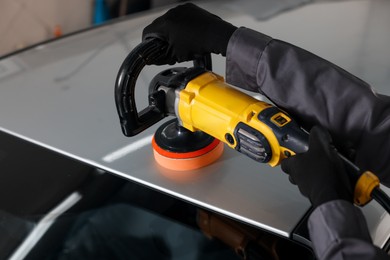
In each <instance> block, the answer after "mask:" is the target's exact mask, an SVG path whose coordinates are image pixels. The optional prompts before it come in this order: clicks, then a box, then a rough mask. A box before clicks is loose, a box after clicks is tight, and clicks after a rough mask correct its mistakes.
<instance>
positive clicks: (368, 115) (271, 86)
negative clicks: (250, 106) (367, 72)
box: [226, 28, 390, 186]
mask: <svg viewBox="0 0 390 260" xmlns="http://www.w3.org/2000/svg"><path fill="white" fill-rule="evenodd" d="M226 78H227V82H228V83H230V84H233V85H235V86H237V87H241V88H245V89H248V90H251V91H256V92H260V93H262V94H264V95H265V96H266V97H268V98H269V99H270V100H271V101H272V102H274V103H275V104H276V105H278V106H280V107H281V108H283V109H285V110H286V111H287V112H288V113H290V114H291V116H293V117H294V118H295V119H297V120H298V121H300V122H301V124H302V125H303V126H304V127H306V128H307V129H310V128H311V127H312V126H313V125H322V126H324V127H325V128H327V129H328V130H329V131H330V132H331V133H332V136H333V138H334V139H335V143H337V144H338V145H339V144H343V145H346V146H349V144H353V147H354V149H355V150H356V156H355V162H356V164H357V165H358V166H359V167H360V168H362V170H371V171H373V172H374V173H375V174H377V175H378V177H379V178H380V179H381V181H382V183H383V184H385V185H387V186H389V185H390V174H389V173H390V164H389V163H388V158H390V138H389V134H390V97H388V96H383V95H379V94H377V93H375V91H374V90H373V89H372V88H371V87H370V86H369V85H368V84H367V83H365V82H364V81H362V80H360V79H358V78H357V77H355V76H353V75H352V74H350V73H348V72H346V71H345V70H343V69H341V68H339V67H337V66H336V65H334V64H332V63H330V62H328V61H326V60H324V59H322V58H320V57H318V56H316V55H314V54H312V53H310V52H308V51H306V50H303V49H301V48H299V47H296V46H294V45H291V44H289V43H286V42H283V41H279V40H275V39H272V38H271V37H269V36H267V35H264V34H262V33H259V32H256V31H253V30H251V29H247V28H239V29H237V30H236V31H235V32H234V33H233V35H232V36H231V37H230V40H229V43H228V46H227V54H226ZM338 148H342V147H338Z"/></svg>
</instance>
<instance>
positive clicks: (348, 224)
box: [308, 200, 390, 260]
mask: <svg viewBox="0 0 390 260" xmlns="http://www.w3.org/2000/svg"><path fill="white" fill-rule="evenodd" d="M308 226H309V233H310V238H311V240H312V243H313V249H314V252H315V254H316V256H317V258H318V259H356V260H359V259H390V257H389V256H388V255H386V253H385V252H384V251H382V250H381V249H379V248H378V247H376V246H374V245H373V244H372V242H371V237H370V234H369V232H368V228H367V224H366V221H365V219H364V216H363V214H362V212H361V210H360V209H359V208H356V207H355V206H353V205H352V204H351V203H349V202H347V201H343V200H334V201H330V202H327V203H324V204H322V205H320V206H319V207H317V208H316V209H315V210H314V211H313V212H312V214H311V216H310V217H309V222H308Z"/></svg>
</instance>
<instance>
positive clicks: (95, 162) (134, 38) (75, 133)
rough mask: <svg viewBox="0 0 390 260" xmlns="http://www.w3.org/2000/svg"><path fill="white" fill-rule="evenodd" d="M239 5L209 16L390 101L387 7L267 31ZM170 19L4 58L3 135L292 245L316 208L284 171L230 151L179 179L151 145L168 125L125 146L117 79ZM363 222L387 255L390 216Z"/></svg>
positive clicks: (375, 5) (302, 15)
mask: <svg viewBox="0 0 390 260" xmlns="http://www.w3.org/2000/svg"><path fill="white" fill-rule="evenodd" d="M236 4H237V1H226V2H224V3H222V2H210V3H208V2H207V3H206V2H205V3H202V4H201V6H203V7H205V8H206V9H208V10H210V11H211V12H214V13H216V14H218V15H219V16H221V17H223V18H224V19H226V20H228V21H230V22H232V23H233V24H236V25H242V26H246V27H249V28H253V29H255V30H259V31H262V32H263V33H266V34H269V35H270V36H272V37H275V38H279V39H282V40H286V41H288V42H291V43H293V44H296V45H299V46H301V47H303V48H306V49H308V50H309V51H312V52H314V53H316V54H318V55H319V56H322V57H324V58H326V59H328V60H330V61H332V62H334V63H336V64H338V65H339V66H341V67H343V68H345V69H347V70H348V71H350V72H352V73H353V74H355V75H357V76H359V77H361V78H363V79H364V80H366V81H368V82H369V83H370V84H372V85H373V86H375V87H376V88H377V90H378V91H379V92H380V93H383V94H387V95H389V94H390V89H389V88H388V87H387V86H388V83H389V82H390V78H389V77H390V76H389V75H390V73H388V72H389V70H390V62H389V61H390V51H389V50H388V47H387V46H390V36H389V32H388V30H386V28H387V26H386V25H387V24H389V23H387V21H390V18H389V17H390V16H389V13H390V12H389V11H390V7H389V4H388V1H345V2H337V3H336V2H329V3H328V2H321V3H314V4H309V5H306V6H303V7H301V8H298V9H293V10H290V11H288V12H284V13H282V14H278V15H276V16H274V17H272V18H269V19H268V20H264V21H261V20H256V19H255V18H254V17H253V16H250V15H249V14H246V13H245V12H235V11H234V10H233V9H232V6H234V5H236ZM384 9H385V10H387V12H385V11H384ZM163 12H165V10H163V9H161V10H156V11H152V12H146V13H140V14H137V15H133V16H131V17H129V18H128V19H124V20H123V21H118V22H115V23H111V24H109V25H106V26H101V27H98V28H95V29H93V30H87V31H84V32H82V33H78V34H74V35H70V36H67V37H64V38H62V39H59V40H56V41H53V42H49V43H43V44H40V45H37V46H35V47H33V48H30V49H28V50H26V51H23V52H20V53H18V54H15V55H10V56H7V57H4V58H3V59H2V60H0V66H1V68H2V70H0V130H2V131H4V132H6V133H9V134H12V135H15V136H17V137H19V138H22V139H25V140H27V141H30V142H33V143H35V144H38V145H40V146H43V147H46V148H48V149H50V150H53V151H55V152H58V153H61V154H63V155H65V156H69V157H71V158H74V159H77V160H80V161H82V162H85V163H87V164H89V165H92V166H95V167H97V168H101V169H104V170H106V171H108V172H111V173H113V174H116V175H119V176H122V177H124V178H127V179H130V180H133V181H135V182H137V183H140V184H144V185H147V186H149V187H152V188H154V189H157V190H160V191H162V192H164V193H167V194H170V195H172V196H175V197H177V198H180V199H183V200H185V201H188V202H191V203H194V204H196V205H199V206H201V207H204V208H207V209H210V210H212V211H216V212H220V213H223V214H225V215H227V216H230V217H232V218H234V219H237V220H241V221H243V222H245V223H248V224H251V225H254V226H256V227H260V228H262V229H265V230H269V231H271V232H273V233H275V234H278V235H281V236H284V237H291V235H292V232H293V230H294V228H295V227H296V226H297V225H298V223H299V222H300V221H301V219H302V218H303V216H304V215H305V214H306V213H307V211H308V210H309V209H310V203H309V201H308V200H307V199H306V198H304V197H303V196H302V195H301V194H300V193H299V191H298V189H297V187H296V186H294V185H291V184H290V183H289V181H288V178H287V176H286V175H285V174H283V173H282V171H281V170H280V168H279V167H275V168H271V167H270V166H268V165H266V164H258V163H256V162H254V161H252V160H251V159H249V158H247V157H245V156H243V155H241V154H239V153H237V152H236V151H234V150H230V149H228V147H225V151H224V154H223V156H222V157H221V158H220V159H219V160H218V161H217V162H215V163H214V164H212V165H210V166H207V167H205V168H202V169H199V170H196V171H191V172H173V171H169V170H166V169H164V168H162V167H160V166H158V165H157V164H156V163H155V161H154V159H153V153H152V148H151V145H150V142H151V138H152V135H153V133H154V132H155V130H156V129H157V127H158V126H159V125H161V123H162V122H161V123H158V124H156V125H154V126H153V127H151V128H150V129H148V130H146V131H145V132H143V133H141V134H139V135H137V136H135V137H132V138H127V137H125V136H123V134H122V132H121V129H120V124H119V119H118V116H117V112H116V109H115V103H114V82H115V78H116V74H117V71H118V69H119V66H120V64H121V63H122V61H123V59H124V58H125V57H126V55H127V54H128V53H129V52H130V51H131V50H132V48H134V47H135V46H136V45H137V44H138V43H139V42H140V41H141V34H142V29H143V28H144V27H145V26H146V25H147V24H148V23H150V22H151V21H152V20H153V19H155V18H156V17H158V16H159V15H161V14H162V13H163ZM324 13H326V15H325V14H324ZM378 38H379V39H378ZM377 39H378V41H377ZM184 65H185V66H191V63H185V64H184ZM179 66H182V65H181V64H180V65H179ZM213 66H214V68H215V72H217V73H219V74H222V75H223V74H224V58H222V57H220V56H213ZM166 68H167V66H149V67H147V68H145V69H144V71H143V72H142V73H141V75H140V77H139V80H138V84H137V87H136V102H137V107H138V108H139V109H140V108H142V107H145V106H146V105H147V86H148V84H149V82H150V81H151V79H152V78H153V76H154V75H156V74H157V73H158V72H160V71H162V70H164V69H166ZM53 174H55V173H53ZM174 175H175V177H173V176H174ZM178 176H179V177H178ZM387 191H388V190H387ZM364 213H365V215H366V216H367V219H368V222H369V227H370V230H371V234H372V235H373V237H374V241H375V243H376V244H377V245H379V246H384V244H385V242H386V241H387V240H388V238H389V235H390V225H388V223H389V218H388V215H387V214H385V213H384V211H383V209H381V208H380V207H379V205H377V204H376V203H375V202H373V203H370V204H369V205H368V206H366V207H365V208H364Z"/></svg>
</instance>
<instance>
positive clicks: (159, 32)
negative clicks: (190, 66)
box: [142, 3, 237, 65]
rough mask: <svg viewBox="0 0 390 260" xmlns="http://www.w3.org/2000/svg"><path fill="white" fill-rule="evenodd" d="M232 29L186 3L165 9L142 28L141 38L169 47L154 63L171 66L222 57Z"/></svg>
mask: <svg viewBox="0 0 390 260" xmlns="http://www.w3.org/2000/svg"><path fill="white" fill-rule="evenodd" d="M236 29H237V27H235V26H233V25H232V24H230V23H228V22H225V21H224V20H222V19H221V18H219V17H218V16H216V15H214V14H211V13H209V12H207V11H206V10H204V9H201V8H199V7H197V6H196V5H194V4H191V3H187V4H184V5H180V6H178V7H175V8H173V9H171V10H169V11H168V12H167V13H165V14H164V15H162V16H161V17H159V18H157V19H156V20H154V21H153V22H152V23H151V24H150V25H148V26H147V27H145V29H144V31H143V33H142V39H143V40H146V39H148V38H159V39H161V40H164V41H166V42H167V43H168V45H169V46H168V49H167V53H166V56H165V57H163V58H162V59H160V60H158V61H157V62H155V63H156V64H158V65H161V64H174V63H176V62H183V61H189V60H194V59H195V58H197V57H201V56H204V55H205V54H210V53H215V54H222V55H224V56H226V48H227V45H228V42H229V39H230V36H231V35H232V34H233V32H234V31H235V30H236Z"/></svg>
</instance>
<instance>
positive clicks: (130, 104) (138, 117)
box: [115, 38, 211, 136]
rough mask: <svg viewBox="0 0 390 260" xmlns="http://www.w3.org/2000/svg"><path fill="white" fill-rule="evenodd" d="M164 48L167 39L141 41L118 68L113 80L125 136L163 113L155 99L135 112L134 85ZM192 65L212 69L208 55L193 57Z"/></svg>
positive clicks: (138, 131) (153, 120) (140, 130)
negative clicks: (145, 68) (144, 69)
mask: <svg viewBox="0 0 390 260" xmlns="http://www.w3.org/2000/svg"><path fill="white" fill-rule="evenodd" d="M167 47H168V46H167V43H166V42H164V41H162V40H160V39H157V38H153V39H149V40H146V41H143V42H141V43H140V44H139V45H137V46H136V47H135V48H134V49H133V50H132V51H131V52H130V53H129V55H127V57H126V59H125V60H124V61H123V63H122V65H121V67H120V69H119V72H118V75H117V78H116V82H115V104H116V108H117V111H118V115H119V119H120V123H121V127H122V132H123V134H124V135H125V136H134V135H136V134H138V133H140V132H142V131H144V130H145V129H147V128H149V127H150V126H152V125H154V124H155V123H157V122H158V121H160V120H161V119H163V118H164V117H165V116H166V113H165V111H163V110H164V106H161V105H156V104H155V103H154V102H152V103H149V106H148V107H146V108H145V109H143V110H142V111H141V112H138V111H137V106H136V103H135V85H136V82H137V79H138V76H139V74H140V73H141V71H142V69H143V68H144V67H145V66H146V65H150V64H153V62H154V61H155V60H157V59H159V58H161V57H162V56H163V55H164V54H165V51H166V48H167ZM194 66H199V67H203V68H206V69H209V70H211V55H206V56H204V57H201V58H198V59H196V60H195V61H194Z"/></svg>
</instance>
